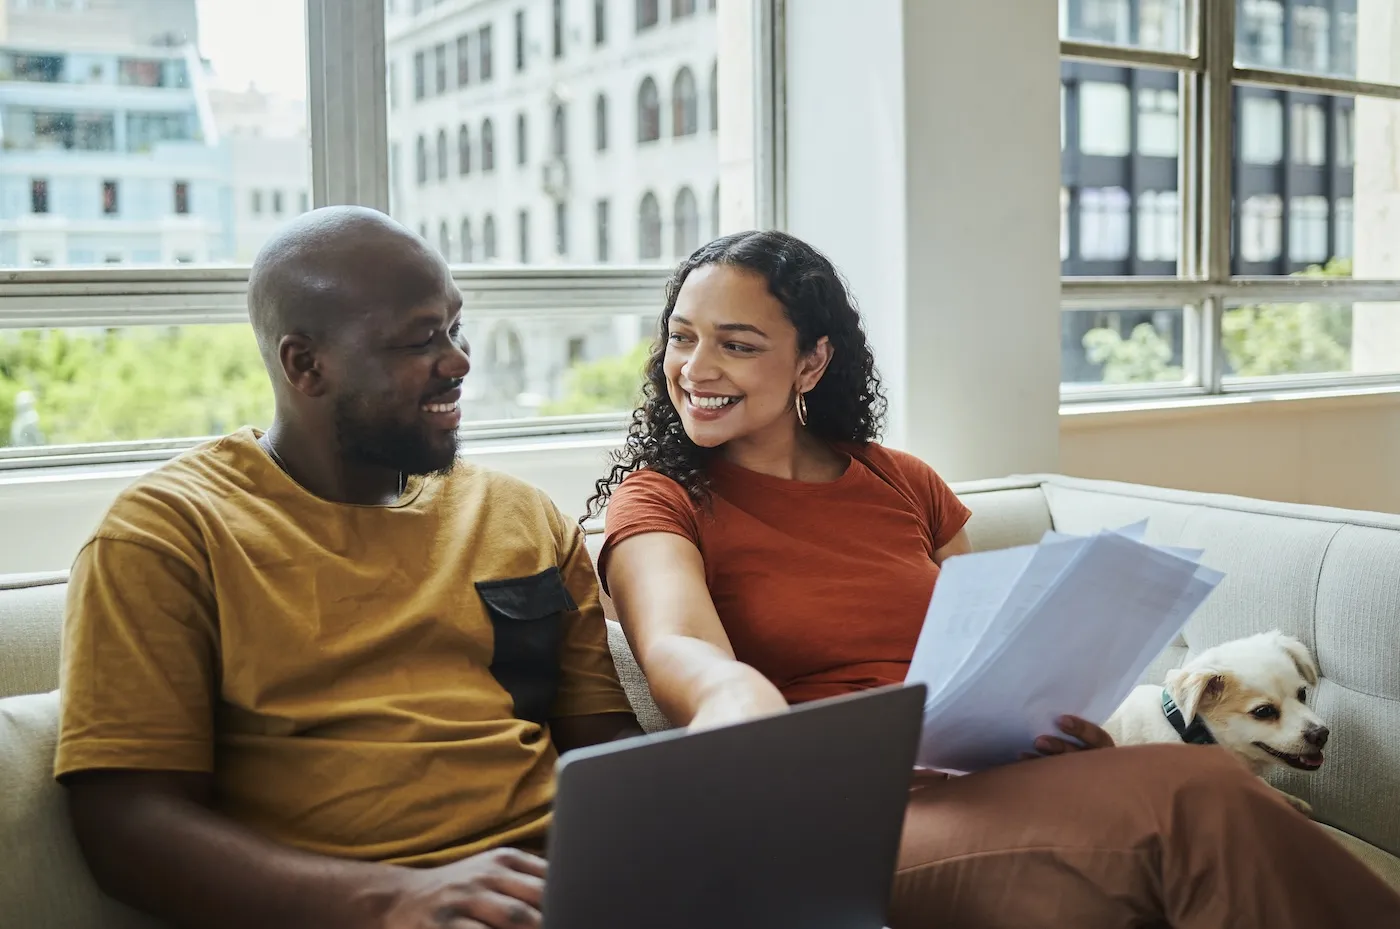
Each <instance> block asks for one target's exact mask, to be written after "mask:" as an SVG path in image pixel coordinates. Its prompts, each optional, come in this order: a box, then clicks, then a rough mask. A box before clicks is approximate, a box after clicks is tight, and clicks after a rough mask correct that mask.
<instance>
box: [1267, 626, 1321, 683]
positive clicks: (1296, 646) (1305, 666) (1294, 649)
mask: <svg viewBox="0 0 1400 929" xmlns="http://www.w3.org/2000/svg"><path fill="white" fill-rule="evenodd" d="M1275 639H1276V641H1277V642H1278V646H1279V648H1281V649H1283V650H1284V651H1285V652H1287V653H1288V657H1289V658H1292V659H1293V664H1294V665H1296V666H1297V668H1298V673H1299V674H1301V675H1302V676H1303V680H1305V681H1307V682H1308V686H1309V687H1311V686H1313V685H1314V684H1316V683H1317V663H1316V662H1315V661H1313V657H1312V654H1311V653H1310V652H1309V651H1308V647H1307V646H1306V645H1304V644H1303V643H1302V642H1299V641H1298V640H1297V639H1295V638H1293V636H1291V635H1284V634H1283V633H1281V632H1280V633H1277V634H1276V635H1275Z"/></svg>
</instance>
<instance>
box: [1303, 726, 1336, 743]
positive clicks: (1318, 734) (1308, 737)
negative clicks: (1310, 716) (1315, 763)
mask: <svg viewBox="0 0 1400 929" xmlns="http://www.w3.org/2000/svg"><path fill="white" fill-rule="evenodd" d="M1331 734H1332V730H1331V729H1328V728H1327V727H1326V726H1309V727H1308V728H1306V729H1304V730H1303V741H1304V742H1307V743H1308V744H1309V745H1312V746H1314V747H1315V748H1323V747H1324V746H1326V745H1327V737H1328V736H1329V735H1331Z"/></svg>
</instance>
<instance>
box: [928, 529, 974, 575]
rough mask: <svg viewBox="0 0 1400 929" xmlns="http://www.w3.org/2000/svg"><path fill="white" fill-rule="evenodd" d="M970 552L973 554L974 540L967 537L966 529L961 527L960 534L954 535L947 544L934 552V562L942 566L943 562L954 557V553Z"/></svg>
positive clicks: (963, 553)
mask: <svg viewBox="0 0 1400 929" xmlns="http://www.w3.org/2000/svg"><path fill="white" fill-rule="evenodd" d="M970 554H972V540H971V539H969V538H968V537H967V530H966V529H959V530H958V534H957V535H955V536H953V538H952V540H951V541H950V542H949V543H948V544H947V545H945V546H943V547H942V548H940V549H939V550H938V551H936V552H934V553H933V563H934V564H936V565H938V566H939V567H942V566H943V562H945V561H947V560H948V559H949V558H952V557H953V556H954V555H970Z"/></svg>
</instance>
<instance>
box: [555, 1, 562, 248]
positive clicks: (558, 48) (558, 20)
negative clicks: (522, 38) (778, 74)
mask: <svg viewBox="0 0 1400 929" xmlns="http://www.w3.org/2000/svg"><path fill="white" fill-rule="evenodd" d="M563 57H564V0H554V59H555V61H558V60H559V59H560V58H563ZM561 254H562V252H561Z"/></svg>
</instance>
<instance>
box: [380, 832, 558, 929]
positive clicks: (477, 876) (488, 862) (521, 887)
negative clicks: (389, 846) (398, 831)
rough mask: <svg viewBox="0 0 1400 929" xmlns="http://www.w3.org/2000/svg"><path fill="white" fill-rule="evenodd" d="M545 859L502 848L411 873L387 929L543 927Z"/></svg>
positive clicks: (389, 914) (389, 915) (386, 916)
mask: <svg viewBox="0 0 1400 929" xmlns="http://www.w3.org/2000/svg"><path fill="white" fill-rule="evenodd" d="M544 878H545V863H544V861H543V859H540V858H537V857H535V856H534V855H530V854H527V853H526V852H521V851H516V850H515V849H509V848H504V849H497V850H495V851H490V852H485V853H483V854H480V855H475V856H473V857H471V858H467V859H465V860H463V861H458V862H454V863H453V864H449V865H443V866H442V867H440V868H429V869H425V870H422V871H406V873H405V876H404V885H403V888H402V890H401V891H400V892H399V893H398V894H396V895H395V900H394V903H393V905H392V906H391V907H390V908H389V910H388V912H386V913H385V914H384V919H383V921H382V923H381V925H382V926H383V927H384V929H539V926H540V922H541V920H540V907H541V905H542V904H543V902H544Z"/></svg>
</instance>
